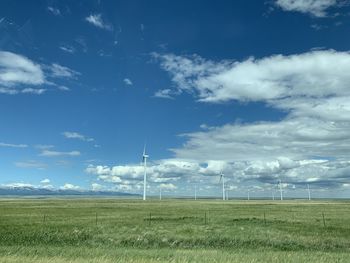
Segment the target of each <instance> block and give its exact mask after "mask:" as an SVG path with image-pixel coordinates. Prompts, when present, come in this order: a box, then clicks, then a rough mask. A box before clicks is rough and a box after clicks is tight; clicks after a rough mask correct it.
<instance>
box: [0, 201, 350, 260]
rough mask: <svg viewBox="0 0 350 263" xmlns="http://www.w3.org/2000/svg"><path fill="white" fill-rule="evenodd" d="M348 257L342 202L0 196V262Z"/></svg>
mask: <svg viewBox="0 0 350 263" xmlns="http://www.w3.org/2000/svg"><path fill="white" fill-rule="evenodd" d="M48 261H50V262H350V202H345V201H344V202H340V201H339V202H317V201H313V202H300V201H286V202H279V201H275V202H272V201H271V202H267V201H250V202H246V201H226V202H222V201H213V200H207V201H189V200H181V201H179V200H162V201H156V200H153V201H147V202H142V201H139V200H122V199H2V200H0V262H48Z"/></svg>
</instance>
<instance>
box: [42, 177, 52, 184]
mask: <svg viewBox="0 0 350 263" xmlns="http://www.w3.org/2000/svg"><path fill="white" fill-rule="evenodd" d="M40 183H41V184H49V183H51V181H50V179H47V178H45V179H43V180H41V181H40Z"/></svg>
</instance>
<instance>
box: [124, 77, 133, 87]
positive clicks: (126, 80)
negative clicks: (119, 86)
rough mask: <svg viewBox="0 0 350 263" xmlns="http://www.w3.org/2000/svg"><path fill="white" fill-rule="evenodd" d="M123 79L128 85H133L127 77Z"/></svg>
mask: <svg viewBox="0 0 350 263" xmlns="http://www.w3.org/2000/svg"><path fill="white" fill-rule="evenodd" d="M123 81H124V83H125V85H128V86H132V85H133V83H132V81H131V80H130V79H128V78H125V79H124V80H123Z"/></svg>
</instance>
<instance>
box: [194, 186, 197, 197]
mask: <svg viewBox="0 0 350 263" xmlns="http://www.w3.org/2000/svg"><path fill="white" fill-rule="evenodd" d="M194 200H197V185H195V186H194Z"/></svg>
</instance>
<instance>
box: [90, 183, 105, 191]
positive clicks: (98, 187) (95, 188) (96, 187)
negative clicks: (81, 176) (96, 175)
mask: <svg viewBox="0 0 350 263" xmlns="http://www.w3.org/2000/svg"><path fill="white" fill-rule="evenodd" d="M91 189H92V191H103V190H105V186H103V185H100V184H98V183H92V184H91Z"/></svg>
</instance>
